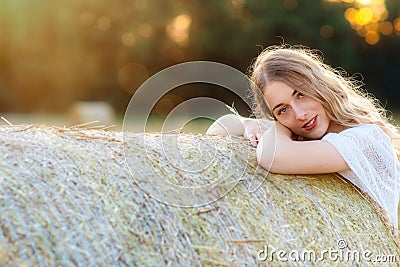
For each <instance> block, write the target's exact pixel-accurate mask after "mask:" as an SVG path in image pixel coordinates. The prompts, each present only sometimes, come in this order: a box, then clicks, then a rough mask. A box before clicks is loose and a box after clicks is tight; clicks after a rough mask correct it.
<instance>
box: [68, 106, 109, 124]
mask: <svg viewBox="0 0 400 267" xmlns="http://www.w3.org/2000/svg"><path fill="white" fill-rule="evenodd" d="M67 120H68V124H69V125H77V124H83V123H87V122H92V121H98V122H100V123H102V124H104V125H112V124H114V123H115V114H114V109H113V107H112V106H111V105H110V104H109V103H107V102H104V101H79V102H76V103H75V104H74V105H73V106H72V107H71V108H70V109H69V111H68V113H67Z"/></svg>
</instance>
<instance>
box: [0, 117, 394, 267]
mask: <svg viewBox="0 0 400 267" xmlns="http://www.w3.org/2000/svg"><path fill="white" fill-rule="evenodd" d="M144 137H145V138H144ZM127 138H128V140H129V144H128V145H126V146H125V147H124V146H123V134H122V133H121V132H107V131H100V130H83V129H75V130H72V129H64V128H55V127H38V126H29V125H21V126H3V127H0V139H1V142H0V144H1V145H0V148H1V155H2V160H1V162H0V184H1V187H0V265H1V266H11V265H22V266H59V265H62V266H71V265H78V266H110V265H112V266H115V265H118V266H119V265H128V266H141V265H146V266H164V265H172V266H204V265H205V266H209V265H213V266H244V265H265V264H271V263H272V265H285V266H286V265H291V266H304V265H308V266H310V265H314V264H315V262H314V263H313V262H311V263H310V262H307V261H306V262H304V261H300V262H299V261H293V260H291V258H289V260H288V262H280V261H279V257H281V258H282V256H283V255H279V257H278V254H277V253H275V254H274V255H272V256H273V261H272V262H271V261H270V259H267V260H266V262H263V261H260V259H258V257H260V256H265V255H263V250H265V248H268V249H269V252H268V253H270V252H271V250H273V249H274V250H275V251H276V252H279V251H280V250H282V251H286V252H287V254H286V258H288V257H289V253H291V254H290V255H291V256H293V257H295V252H298V253H303V252H304V251H314V253H316V254H317V255H321V254H319V253H323V251H324V250H335V249H336V250H338V251H339V252H340V253H342V254H343V253H344V252H346V251H348V252H354V251H358V252H359V253H363V252H365V251H370V252H371V254H372V255H378V254H386V255H394V256H396V257H397V259H399V255H400V251H399V246H398V244H397V243H396V239H395V238H394V237H393V236H392V235H391V232H390V229H389V228H388V227H387V225H386V224H385V220H384V219H383V216H382V213H381V211H380V210H379V209H377V208H376V207H375V206H374V205H373V204H372V202H371V200H370V199H369V198H368V197H365V196H364V195H362V194H361V193H360V192H359V191H358V190H356V189H355V188H354V187H353V186H352V185H351V184H349V183H348V182H346V181H345V180H343V179H341V178H340V177H339V176H337V175H335V174H332V175H310V176H298V175H297V176H296V175H290V176H283V175H269V176H268V177H267V179H266V180H265V181H264V182H263V183H262V185H261V186H260V187H259V188H258V190H256V191H254V192H249V190H248V184H249V179H251V178H252V177H253V176H255V177H256V178H257V179H260V177H263V176H265V175H266V172H265V171H264V170H262V169H257V168H256V164H255V158H254V150H253V148H251V147H250V146H249V145H248V144H247V142H245V141H244V140H242V139H240V138H233V139H229V138H224V137H210V136H203V135H180V136H179V138H178V139H176V136H175V135H170V136H169V138H170V139H168V138H166V139H165V140H163V141H164V144H166V145H167V146H168V145H169V144H170V142H172V141H173V140H175V141H176V140H178V143H179V147H178V148H179V150H180V151H181V156H182V155H184V158H186V159H192V161H191V162H192V163H193V164H194V165H196V164H202V162H201V160H197V161H196V160H195V158H196V157H197V156H198V155H199V153H198V152H199V150H198V149H199V147H198V146H197V145H198V144H202V146H203V148H205V150H203V151H207V149H208V150H210V149H211V147H213V149H215V151H214V152H215V155H214V156H215V159H217V161H216V162H217V164H214V165H210V167H209V168H207V170H205V171H206V172H207V173H206V174H205V173H202V174H193V175H186V174H184V173H183V171H181V170H177V169H176V168H174V167H173V166H171V165H168V164H166V162H168V159H167V158H166V157H165V155H163V153H161V152H162V150H161V151H160V142H161V141H162V140H161V135H159V134H146V135H142V134H127ZM141 141H144V142H145V144H146V148H145V147H143V146H142V144H143V143H142V142H141ZM125 144H126V143H125ZM211 144H212V146H211ZM208 146H209V147H208ZM124 149H125V152H126V154H127V155H129V157H127V162H128V165H129V166H130V171H131V172H132V175H134V176H135V179H136V180H134V179H131V176H130V173H129V171H128V168H127V166H126V165H125V158H124ZM230 151H234V152H235V153H231V152H230ZM210 152H211V151H210ZM211 154H212V153H211ZM227 155H231V158H229V159H228V158H227ZM232 155H233V156H232ZM147 159H154V160H147ZM169 160H171V159H169ZM150 161H151V164H150V163H149V162H150ZM228 161H229V162H230V163H229V164H230V165H229V166H230V168H229V170H225V171H227V173H229V175H227V177H228V178H227V180H226V182H227V183H228V182H229V181H232V182H233V184H234V186H233V187H232V188H231V190H230V191H229V192H228V193H227V194H226V195H224V196H223V197H222V198H220V199H219V200H217V201H215V202H213V203H210V204H207V205H204V206H198V207H195V208H181V207H176V206H172V205H167V204H164V203H163V202H161V201H158V200H156V199H154V198H153V197H151V196H149V195H148V194H147V193H145V192H144V190H142V189H143V188H141V187H143V182H144V181H146V178H147V179H149V180H151V181H154V178H156V177H158V178H160V179H161V178H165V179H167V180H168V181H171V182H174V183H180V184H182V185H189V184H192V183H193V182H197V184H201V183H206V182H205V179H204V178H209V179H211V180H212V179H213V175H217V174H218V172H219V171H221V168H222V167H223V163H224V162H228ZM135 164H136V165H135ZM194 165H193V166H194ZM135 166H136V167H135ZM243 166H244V167H245V168H244V171H243V172H242V173H239V172H238V171H237V169H243ZM199 178H202V179H200V180H198V179H199ZM229 179H231V180H229ZM261 180H262V179H261ZM234 181H236V182H234ZM149 188H150V189H151V190H157V188H155V187H154V188H151V187H149ZM158 190H160V192H159V193H160V194H165V192H162V190H163V188H158ZM217 191H218V190H217ZM210 194H212V192H210ZM213 197H215V196H213ZM176 198H177V201H181V199H179V198H180V196H178V195H177V196H176ZM183 198H184V197H183ZM193 198H197V199H196V201H197V202H196V203H201V202H202V201H208V200H210V198H209V196H205V195H195V194H194V195H193ZM201 198H204V199H201ZM192 202H193V203H194V201H193V200H192ZM338 240H342V241H341V242H342V245H343V242H347V247H346V248H344V249H339V248H338V244H337V242H338ZM339 242H340V241H339ZM340 253H339V254H340ZM257 255H258V256H257ZM300 255H301V254H300ZM360 255H361V254H360ZM325 256H326V257H325V260H324V262H323V263H324V264H327V265H338V266H341V265H343V264H345V265H348V264H349V263H348V262H346V261H344V262H343V261H340V259H339V260H337V261H332V260H329V259H328V257H327V255H325ZM288 263H289V264H288ZM319 263H320V264H321V262H319ZM316 264H318V262H317V263H316ZM354 264H361V265H362V266H368V265H372V263H371V262H366V261H362V259H361V263H354ZM354 264H353V263H350V265H354Z"/></svg>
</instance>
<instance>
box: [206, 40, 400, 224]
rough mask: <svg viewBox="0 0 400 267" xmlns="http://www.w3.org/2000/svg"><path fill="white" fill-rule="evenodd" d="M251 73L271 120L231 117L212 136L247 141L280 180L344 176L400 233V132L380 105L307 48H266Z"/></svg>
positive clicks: (259, 107)
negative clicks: (398, 147) (397, 142)
mask: <svg viewBox="0 0 400 267" xmlns="http://www.w3.org/2000/svg"><path fill="white" fill-rule="evenodd" d="M250 71H251V80H252V82H253V83H254V84H253V88H252V91H253V96H254V100H255V103H256V112H257V113H258V115H259V116H261V117H262V118H264V119H265V120H257V119H250V118H243V117H240V116H237V115H235V114H231V115H226V116H224V117H221V118H220V119H218V120H217V121H216V122H214V123H213V124H212V125H211V126H210V128H209V129H208V131H207V133H208V134H214V135H225V134H235V135H244V136H245V137H246V138H247V139H249V140H250V141H251V143H252V145H253V146H255V147H257V150H256V157H257V161H258V163H259V164H260V165H261V166H262V167H264V168H266V169H267V170H269V171H271V172H274V173H283V174H316V173H332V172H338V173H340V174H341V175H342V176H343V177H345V178H346V179H348V180H349V181H350V182H352V183H353V184H354V185H355V186H357V187H358V188H360V189H361V190H362V191H364V192H366V193H368V194H369V195H370V197H371V198H372V199H374V200H375V201H376V202H377V203H378V204H379V205H380V206H381V207H382V208H383V210H385V211H386V213H387V216H388V219H389V221H390V222H391V223H392V224H393V225H394V226H395V227H397V226H398V218H397V217H398V216H397V205H398V201H399V192H400V184H399V183H400V177H399V176H400V164H399V161H398V158H397V156H396V152H395V149H394V147H393V145H392V141H393V140H394V139H395V138H398V137H399V132H398V129H397V128H396V127H395V126H394V125H392V124H390V123H389V122H388V120H387V118H386V115H385V114H386V113H385V110H384V109H382V108H381V107H380V106H379V105H378V102H377V101H376V100H375V99H373V98H372V97H370V96H368V95H365V94H363V93H362V91H361V88H360V84H359V83H357V82H356V81H354V80H352V79H350V78H346V76H345V75H342V73H340V72H339V71H336V70H334V69H332V68H331V67H330V66H328V65H326V64H324V63H323V62H322V59H321V58H320V57H319V56H318V55H317V54H316V53H314V52H313V51H311V50H309V49H306V48H293V47H282V46H279V47H276V46H274V47H270V48H267V49H266V50H264V51H263V52H262V53H261V54H260V55H259V56H258V58H257V59H256V60H255V62H254V64H253V66H252V68H251V70H250ZM265 103H266V106H265Z"/></svg>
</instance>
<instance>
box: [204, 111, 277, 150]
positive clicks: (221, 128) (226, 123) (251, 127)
mask: <svg viewBox="0 0 400 267" xmlns="http://www.w3.org/2000/svg"><path fill="white" fill-rule="evenodd" d="M268 124H272V123H271V122H269V121H267V120H259V119H252V118H245V117H241V116H239V115H235V114H228V115H225V116H222V117H221V118H219V119H218V120H216V121H215V122H214V123H213V124H212V125H211V126H210V127H209V128H208V130H207V132H206V134H210V135H238V136H244V137H245V138H247V139H249V140H250V141H251V142H252V145H253V146H254V147H256V146H257V142H258V140H259V139H260V138H261V136H262V134H263V133H264V132H265V131H266V130H267V129H268V128H269V127H270V126H267V125H268Z"/></svg>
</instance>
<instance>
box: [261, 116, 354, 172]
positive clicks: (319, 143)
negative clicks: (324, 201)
mask: <svg viewBox="0 0 400 267" xmlns="http://www.w3.org/2000/svg"><path fill="white" fill-rule="evenodd" d="M256 155H257V162H258V164H260V165H261V166H262V167H263V168H265V169H267V170H268V171H271V172H273V173H282V174H317V173H332V172H340V171H345V170H348V169H349V167H348V165H347V164H346V162H345V161H344V159H343V158H342V156H341V155H340V154H339V152H338V151H337V150H336V149H335V148H334V147H333V146H332V145H331V144H330V143H329V142H327V141H323V140H312V141H294V140H292V132H291V131H290V130H289V129H287V128H286V127H284V126H283V125H281V124H280V123H278V122H276V123H275V126H274V127H271V128H270V129H268V130H267V131H266V132H265V133H264V135H263V136H262V137H261V139H260V142H259V144H258V147H257V152H256Z"/></svg>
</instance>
